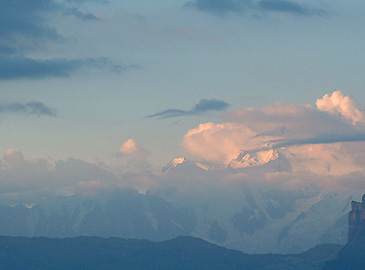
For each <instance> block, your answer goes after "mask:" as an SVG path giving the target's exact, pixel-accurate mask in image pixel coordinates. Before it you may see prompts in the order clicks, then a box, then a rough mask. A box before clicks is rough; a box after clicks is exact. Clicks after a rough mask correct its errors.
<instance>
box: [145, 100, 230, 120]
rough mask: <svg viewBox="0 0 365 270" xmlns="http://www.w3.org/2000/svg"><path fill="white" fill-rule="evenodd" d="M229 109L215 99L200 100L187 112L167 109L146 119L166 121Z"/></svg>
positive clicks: (226, 105) (225, 104) (226, 104)
mask: <svg viewBox="0 0 365 270" xmlns="http://www.w3.org/2000/svg"><path fill="white" fill-rule="evenodd" d="M228 107H229V104H228V103H226V102H224V101H221V100H216V99H201V100H200V101H199V103H197V104H195V105H194V107H193V108H191V109H190V110H188V111H185V110H178V109H168V110H165V111H162V112H159V113H156V114H152V115H148V116H146V118H153V117H158V118H160V119H166V118H171V117H179V116H189V115H199V114H201V113H204V112H208V111H222V110H224V109H226V108H228Z"/></svg>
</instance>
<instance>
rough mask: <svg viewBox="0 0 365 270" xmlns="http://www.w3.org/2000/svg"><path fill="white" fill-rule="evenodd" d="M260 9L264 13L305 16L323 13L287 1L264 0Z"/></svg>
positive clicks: (260, 3)
mask: <svg viewBox="0 0 365 270" xmlns="http://www.w3.org/2000/svg"><path fill="white" fill-rule="evenodd" d="M259 8H260V9H262V10H264V11H272V12H285V13H291V14H296V15H303V16H308V15H314V14H316V13H320V12H321V11H320V10H318V11H317V10H315V9H310V8H308V7H305V6H303V5H301V4H298V3H296V2H292V1H286V0H263V1H260V2H259ZM322 12H323V11H322Z"/></svg>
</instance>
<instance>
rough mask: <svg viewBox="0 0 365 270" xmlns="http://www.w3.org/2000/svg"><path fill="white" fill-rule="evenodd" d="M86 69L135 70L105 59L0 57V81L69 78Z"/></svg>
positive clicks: (130, 66)
mask: <svg viewBox="0 0 365 270" xmlns="http://www.w3.org/2000/svg"><path fill="white" fill-rule="evenodd" d="M86 67H94V68H98V69H103V70H111V71H113V72H123V71H125V70H129V69H133V68H137V66H135V65H125V66H122V65H117V64H114V63H112V62H111V61H110V60H109V59H107V58H89V59H62V58H61V59H51V60H40V59H31V58H26V57H22V56H20V57H17V56H10V57H8V56H0V80H16V79H44V78H49V77H70V76H71V75H72V74H73V73H75V72H76V71H79V70H81V69H82V68H86Z"/></svg>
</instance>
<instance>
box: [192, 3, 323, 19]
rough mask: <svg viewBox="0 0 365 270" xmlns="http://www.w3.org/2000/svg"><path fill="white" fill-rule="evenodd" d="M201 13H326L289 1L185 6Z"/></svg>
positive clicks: (304, 14) (305, 14) (193, 4)
mask: <svg viewBox="0 0 365 270" xmlns="http://www.w3.org/2000/svg"><path fill="white" fill-rule="evenodd" d="M185 6H187V7H193V8H196V9H198V10H201V11H205V12H211V13H214V14H217V15H224V14H226V13H237V14H242V13H244V12H246V11H251V12H254V13H255V12H256V13H257V12H261V13H262V12H281V13H288V14H293V15H302V16H310V15H322V14H324V13H325V11H323V10H321V9H316V8H310V7H307V6H304V5H302V4H299V3H297V2H295V1H287V0H260V1H253V0H194V1H190V2H188V3H186V4H185Z"/></svg>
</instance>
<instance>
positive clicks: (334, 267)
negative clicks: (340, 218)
mask: <svg viewBox="0 0 365 270" xmlns="http://www.w3.org/2000/svg"><path fill="white" fill-rule="evenodd" d="M351 208H352V209H351V212H350V213H349V230H348V242H347V245H346V246H345V247H344V248H343V249H342V250H341V251H340V252H339V254H338V257H337V258H336V259H334V260H332V261H329V262H328V263H326V265H325V267H324V268H323V270H345V269H346V270H360V269H361V270H362V269H365V194H364V196H363V197H362V202H361V203H359V202H355V201H352V202H351Z"/></svg>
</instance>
